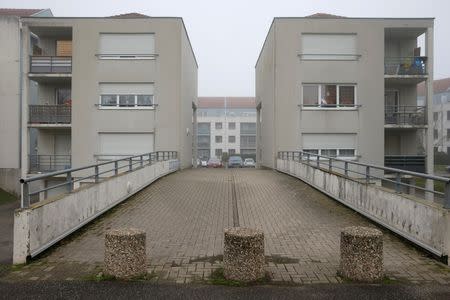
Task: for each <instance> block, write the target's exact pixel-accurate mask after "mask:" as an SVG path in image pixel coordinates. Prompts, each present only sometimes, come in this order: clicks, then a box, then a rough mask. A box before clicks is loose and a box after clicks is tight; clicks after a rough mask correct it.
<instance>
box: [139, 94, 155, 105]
mask: <svg viewBox="0 0 450 300" xmlns="http://www.w3.org/2000/svg"><path fill="white" fill-rule="evenodd" d="M137 105H138V106H152V105H153V95H138V96H137Z"/></svg>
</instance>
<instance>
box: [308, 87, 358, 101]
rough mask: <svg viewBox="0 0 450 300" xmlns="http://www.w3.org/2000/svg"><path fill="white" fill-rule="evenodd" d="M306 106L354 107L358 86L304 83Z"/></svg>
mask: <svg viewBox="0 0 450 300" xmlns="http://www.w3.org/2000/svg"><path fill="white" fill-rule="evenodd" d="M302 90H303V106H305V107H354V106H355V103H356V86H355V85H343V84H304V85H303V87H302Z"/></svg>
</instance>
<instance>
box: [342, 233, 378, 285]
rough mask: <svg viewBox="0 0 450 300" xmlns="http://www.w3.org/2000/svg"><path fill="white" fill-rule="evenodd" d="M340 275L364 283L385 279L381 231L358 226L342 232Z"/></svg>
mask: <svg viewBox="0 0 450 300" xmlns="http://www.w3.org/2000/svg"><path fill="white" fill-rule="evenodd" d="M339 274H340V275H341V276H343V277H344V278H347V279H350V280H355V281H363V282H375V281H379V280H381V279H382V278H383V234H382V233H381V231H380V230H378V229H375V228H369V227H358V226H351V227H346V228H344V230H342V232H341V262H340V267H339Z"/></svg>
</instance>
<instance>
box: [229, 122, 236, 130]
mask: <svg viewBox="0 0 450 300" xmlns="http://www.w3.org/2000/svg"><path fill="white" fill-rule="evenodd" d="M228 129H231V130H234V129H236V123H235V122H230V123H228Z"/></svg>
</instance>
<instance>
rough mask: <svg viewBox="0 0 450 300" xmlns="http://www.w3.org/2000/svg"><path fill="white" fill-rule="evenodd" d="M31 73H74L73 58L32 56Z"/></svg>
mask: <svg viewBox="0 0 450 300" xmlns="http://www.w3.org/2000/svg"><path fill="white" fill-rule="evenodd" d="M30 73H46V74H57V73H72V57H71V56H31V57H30Z"/></svg>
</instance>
